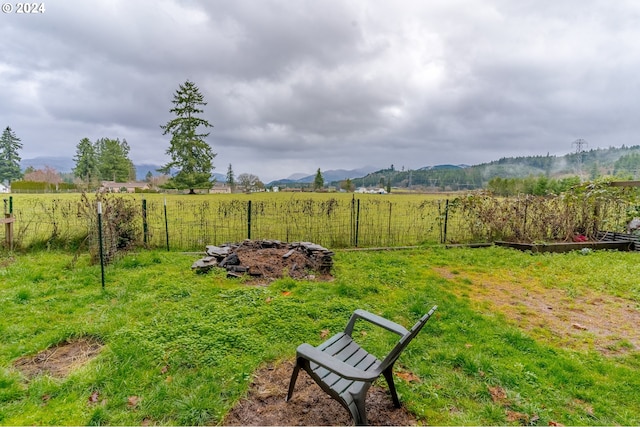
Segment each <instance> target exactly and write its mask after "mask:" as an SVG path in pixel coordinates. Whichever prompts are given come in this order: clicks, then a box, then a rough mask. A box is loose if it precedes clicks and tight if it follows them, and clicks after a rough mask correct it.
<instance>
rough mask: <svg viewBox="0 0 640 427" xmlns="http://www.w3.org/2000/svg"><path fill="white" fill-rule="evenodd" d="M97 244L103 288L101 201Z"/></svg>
mask: <svg viewBox="0 0 640 427" xmlns="http://www.w3.org/2000/svg"><path fill="white" fill-rule="evenodd" d="M98 245H100V247H99V252H100V276H101V277H102V289H104V253H103V251H102V203H101V202H98Z"/></svg>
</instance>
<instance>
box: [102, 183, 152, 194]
mask: <svg viewBox="0 0 640 427" xmlns="http://www.w3.org/2000/svg"><path fill="white" fill-rule="evenodd" d="M136 189H138V190H148V189H149V184H148V183H146V182H115V181H102V183H101V185H100V191H102V192H104V193H135V192H136Z"/></svg>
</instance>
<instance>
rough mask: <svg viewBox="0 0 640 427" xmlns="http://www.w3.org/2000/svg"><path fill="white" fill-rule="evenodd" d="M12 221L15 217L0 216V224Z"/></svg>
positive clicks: (14, 220)
mask: <svg viewBox="0 0 640 427" xmlns="http://www.w3.org/2000/svg"><path fill="white" fill-rule="evenodd" d="M12 222H16V219H15V218H13V217H12V218H0V224H10V223H12Z"/></svg>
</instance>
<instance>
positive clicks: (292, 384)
mask: <svg viewBox="0 0 640 427" xmlns="http://www.w3.org/2000/svg"><path fill="white" fill-rule="evenodd" d="M298 372H300V365H298V362H296V366H294V367H293V372H292V373H291V381H289V392H288V393H287V400H286V401H287V402H288V401H289V400H290V399H291V396H293V389H294V387H295V386H296V380H297V379H298Z"/></svg>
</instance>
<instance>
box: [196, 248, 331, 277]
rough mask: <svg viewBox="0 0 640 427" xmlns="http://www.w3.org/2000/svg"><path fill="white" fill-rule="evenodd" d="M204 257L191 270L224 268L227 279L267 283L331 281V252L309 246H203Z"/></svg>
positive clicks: (200, 271) (203, 270)
mask: <svg viewBox="0 0 640 427" xmlns="http://www.w3.org/2000/svg"><path fill="white" fill-rule="evenodd" d="M206 255H207V256H205V257H204V258H202V259H199V260H197V261H195V262H194V263H193V265H192V266H191V269H193V270H195V271H197V272H199V273H206V272H208V271H209V270H211V269H213V268H224V269H226V270H227V277H237V278H240V277H243V278H246V279H249V280H253V281H255V280H260V281H263V282H264V281H266V282H270V281H272V280H275V279H278V278H280V277H287V276H288V277H291V278H294V279H298V280H300V279H312V280H316V279H317V280H325V281H326V280H331V279H332V276H331V268H332V266H333V258H332V257H333V255H334V254H333V252H331V251H330V250H328V249H326V248H324V247H322V246H320V245H317V244H315V243H311V242H295V243H285V242H280V241H278V240H245V241H243V242H242V243H227V244H224V245H221V246H207V247H206Z"/></svg>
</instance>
